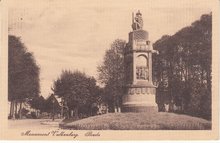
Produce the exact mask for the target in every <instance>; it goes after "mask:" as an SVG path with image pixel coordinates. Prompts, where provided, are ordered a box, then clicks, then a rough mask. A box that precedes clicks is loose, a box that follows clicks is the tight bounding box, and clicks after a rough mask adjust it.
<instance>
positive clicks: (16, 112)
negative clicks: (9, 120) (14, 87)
mask: <svg viewBox="0 0 220 143" xmlns="http://www.w3.org/2000/svg"><path fill="white" fill-rule="evenodd" d="M17 105H18V103H17V101H16V100H15V118H17V114H18V111H17Z"/></svg>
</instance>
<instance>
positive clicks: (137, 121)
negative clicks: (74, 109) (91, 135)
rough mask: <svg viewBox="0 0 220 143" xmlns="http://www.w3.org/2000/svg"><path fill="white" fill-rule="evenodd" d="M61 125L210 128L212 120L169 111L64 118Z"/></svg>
mask: <svg viewBox="0 0 220 143" xmlns="http://www.w3.org/2000/svg"><path fill="white" fill-rule="evenodd" d="M60 127H61V128H63V129H73V130H210V129H211V121H208V120H205V119H202V118H197V117H192V116H188V115H181V114H175V113H167V112H155V113H154V112H153V113H147V114H146V113H109V114H104V115H98V116H93V117H89V118H85V119H81V120H77V121H71V120H64V121H63V122H61V123H60Z"/></svg>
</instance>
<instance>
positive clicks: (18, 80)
mask: <svg viewBox="0 0 220 143" xmlns="http://www.w3.org/2000/svg"><path fill="white" fill-rule="evenodd" d="M39 72H40V69H39V67H38V66H37V64H36V61H35V59H34V56H33V54H32V53H30V52H28V51H27V48H26V47H25V46H24V44H23V43H22V42H21V39H20V38H18V37H15V36H13V35H9V41H8V100H9V101H11V103H12V104H11V105H12V106H14V104H15V106H16V107H15V108H16V110H17V103H18V102H19V103H20V104H22V102H23V101H24V100H25V99H27V98H34V97H37V96H39V93H40V85H39ZM20 107H21V105H20ZM13 108H14V107H13ZM13 108H12V107H11V110H10V111H11V114H13V113H14V111H13V110H12V109H13ZM20 110H21V109H20ZM15 112H17V111H15Z"/></svg>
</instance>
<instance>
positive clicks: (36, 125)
mask: <svg viewBox="0 0 220 143" xmlns="http://www.w3.org/2000/svg"><path fill="white" fill-rule="evenodd" d="M61 121H62V120H61V119H55V121H52V119H22V120H12V119H11V120H8V127H9V128H10V129H59V122H61Z"/></svg>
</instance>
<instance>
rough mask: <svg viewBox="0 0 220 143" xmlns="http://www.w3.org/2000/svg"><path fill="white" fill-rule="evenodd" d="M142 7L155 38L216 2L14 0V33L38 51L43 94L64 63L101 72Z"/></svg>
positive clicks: (11, 7)
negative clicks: (110, 50)
mask: <svg viewBox="0 0 220 143" xmlns="http://www.w3.org/2000/svg"><path fill="white" fill-rule="evenodd" d="M137 10H140V11H141V13H142V17H143V21H144V27H143V29H144V30H146V31H148V32H149V36H150V37H149V38H150V40H151V41H152V42H155V41H156V40H158V39H160V38H161V37H162V36H163V35H173V34H175V33H176V32H177V31H178V30H180V29H181V28H183V27H185V26H189V25H190V24H191V23H192V22H194V21H195V20H198V19H199V18H200V16H201V15H202V14H207V13H210V12H211V5H209V3H208V2H207V3H204V2H203V3H200V2H199V1H198V0H193V1H190V0H187V1H186V0H185V1H178V2H177V1H175V0H166V1H159V0H154V1H149V0H136V1H133V0H118V1H115V0H92V1H91V0H84V1H83V0H74V1H71V0H37V1H36V0H10V1H9V11H8V26H9V34H12V35H15V36H18V37H21V40H22V42H23V43H24V44H25V46H26V47H27V49H28V51H30V52H32V53H33V54H34V57H35V59H36V62H37V64H38V65H39V67H40V85H41V95H42V96H44V97H47V96H48V95H49V94H50V93H52V91H51V87H52V85H53V81H54V80H56V79H57V78H58V77H59V75H60V74H61V71H62V70H64V69H67V70H72V71H73V70H79V71H82V72H85V73H86V74H87V75H90V76H94V77H95V78H97V75H98V74H97V66H98V65H100V64H101V63H102V61H103V57H104V54H105V51H106V50H107V49H108V48H109V47H110V45H111V43H112V42H113V41H114V40H115V39H118V38H120V39H124V40H126V41H128V33H129V32H130V31H131V30H132V28H131V20H132V12H134V11H137Z"/></svg>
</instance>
